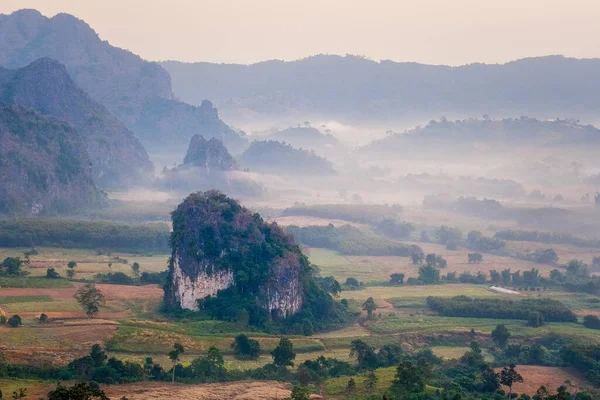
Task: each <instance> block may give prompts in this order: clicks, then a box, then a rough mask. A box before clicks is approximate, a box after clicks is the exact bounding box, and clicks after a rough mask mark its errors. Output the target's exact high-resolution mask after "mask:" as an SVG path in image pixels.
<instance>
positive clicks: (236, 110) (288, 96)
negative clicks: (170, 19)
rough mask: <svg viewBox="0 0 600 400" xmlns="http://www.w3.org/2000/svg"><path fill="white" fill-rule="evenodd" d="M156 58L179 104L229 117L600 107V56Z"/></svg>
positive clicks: (580, 112)
mask: <svg viewBox="0 0 600 400" xmlns="http://www.w3.org/2000/svg"><path fill="white" fill-rule="evenodd" d="M161 65H162V66H163V67H164V68H165V69H166V70H167V71H168V72H169V73H170V74H171V79H172V83H173V90H174V92H175V93H176V94H177V95H178V96H179V97H180V98H181V99H182V100H183V101H186V102H189V103H192V104H199V102H200V101H201V100H202V99H203V98H210V99H211V100H212V101H213V102H215V104H216V105H217V106H218V107H219V109H220V110H221V112H222V114H224V115H227V116H230V115H231V116H232V118H233V117H236V118H238V117H239V118H244V117H245V116H248V115H250V116H254V118H256V117H257V116H262V117H281V116H285V115H287V116H322V117H325V118H337V119H340V120H343V121H362V120H367V121H368V120H396V119H401V118H405V117H421V118H423V117H424V118H427V119H430V118H431V117H439V116H440V115H447V116H451V115H454V114H456V115H457V116H470V117H471V116H481V115H482V114H489V115H492V116H493V117H496V118H498V117H509V116H510V117H514V116H521V115H536V116H539V117H543V118H551V117H552V118H554V117H557V116H560V117H581V118H582V117H587V116H595V113H596V110H597V109H598V107H599V106H600V79H599V78H600V59H574V58H565V57H562V56H547V57H536V58H526V59H521V60H517V61H513V62H509V63H506V64H470V65H464V66H461V67H450V66H444V65H425V64H418V63H412V62H394V61H389V60H384V61H381V62H376V61H373V60H369V59H366V58H363V57H357V56H344V57H343V56H336V55H316V56H312V57H308V58H305V59H301V60H297V61H290V62H284V61H279V60H271V61H265V62H260V63H257V64H252V65H239V64H215V63H207V62H198V63H182V62H177V61H166V62H163V63H161Z"/></svg>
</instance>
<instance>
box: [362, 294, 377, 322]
mask: <svg viewBox="0 0 600 400" xmlns="http://www.w3.org/2000/svg"><path fill="white" fill-rule="evenodd" d="M362 307H363V310H365V311H366V312H367V318H369V319H371V318H373V311H375V310H376V309H377V304H375V300H373V298H372V297H369V298H368V299H367V301H365V302H364V303H363V305H362Z"/></svg>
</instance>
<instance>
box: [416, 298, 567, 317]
mask: <svg viewBox="0 0 600 400" xmlns="http://www.w3.org/2000/svg"><path fill="white" fill-rule="evenodd" d="M427 305H428V306H429V308H431V309H432V310H434V311H436V312H437V313H438V314H440V315H442V316H445V317H471V318H496V319H521V320H528V319H529V316H530V314H531V313H532V312H538V313H540V314H542V315H543V317H544V320H546V321H552V322H577V316H576V315H575V313H573V312H572V311H571V310H570V309H569V308H568V307H567V306H565V305H564V304H563V303H561V302H560V301H557V300H552V299H525V300H516V301H514V300H504V299H473V298H470V297H467V296H456V297H452V298H447V297H436V296H429V297H428V298H427Z"/></svg>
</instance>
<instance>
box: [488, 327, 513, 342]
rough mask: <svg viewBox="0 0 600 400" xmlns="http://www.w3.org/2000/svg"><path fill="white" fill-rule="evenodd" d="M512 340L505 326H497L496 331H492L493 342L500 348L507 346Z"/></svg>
mask: <svg viewBox="0 0 600 400" xmlns="http://www.w3.org/2000/svg"><path fill="white" fill-rule="evenodd" d="M509 338H510V332H509V331H508V329H507V328H506V326H504V324H498V325H496V329H494V330H493V331H492V340H493V341H494V342H496V343H497V344H498V346H500V347H504V346H506V343H507V342H508V339H509Z"/></svg>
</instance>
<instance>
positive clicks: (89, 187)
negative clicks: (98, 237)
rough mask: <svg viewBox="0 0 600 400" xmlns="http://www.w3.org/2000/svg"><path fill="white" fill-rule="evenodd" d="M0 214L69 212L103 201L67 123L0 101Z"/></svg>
mask: <svg viewBox="0 0 600 400" xmlns="http://www.w3.org/2000/svg"><path fill="white" fill-rule="evenodd" d="M0 143H2V146H0V214H7V215H37V214H48V213H70V212H73V211H75V210H78V209H83V208H90V207H93V206H95V205H98V204H99V203H102V202H103V197H102V195H101V193H100V192H99V191H98V190H97V189H96V186H95V184H94V180H93V177H92V169H91V168H90V160H89V158H88V153H87V151H86V149H85V145H84V144H83V142H82V140H81V137H80V136H79V134H78V133H77V132H76V131H75V130H74V129H73V127H72V126H70V125H69V124H68V123H66V122H63V121H59V120H56V119H53V118H49V117H46V116H43V115H41V114H39V113H38V112H36V111H34V110H32V109H29V108H24V107H19V106H11V105H6V104H0Z"/></svg>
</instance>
